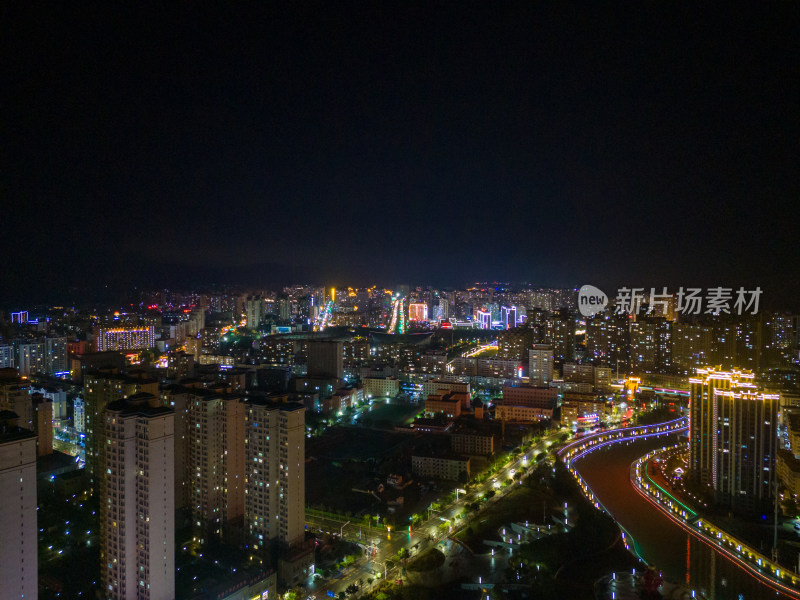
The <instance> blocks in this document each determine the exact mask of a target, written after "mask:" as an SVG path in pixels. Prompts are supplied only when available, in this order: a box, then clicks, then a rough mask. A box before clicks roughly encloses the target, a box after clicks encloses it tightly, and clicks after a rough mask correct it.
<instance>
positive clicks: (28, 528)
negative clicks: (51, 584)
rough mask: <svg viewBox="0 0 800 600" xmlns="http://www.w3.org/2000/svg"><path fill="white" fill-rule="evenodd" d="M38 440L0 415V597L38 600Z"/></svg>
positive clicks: (11, 419) (9, 413)
mask: <svg viewBox="0 0 800 600" xmlns="http://www.w3.org/2000/svg"><path fill="white" fill-rule="evenodd" d="M38 532H39V529H38V527H37V526H36V436H35V435H34V434H33V432H31V431H30V430H28V429H26V428H22V427H19V426H17V423H16V419H15V418H14V415H13V414H12V413H11V412H10V411H8V412H5V413H2V414H0V540H2V543H0V596H2V597H3V598H25V599H26V600H27V599H28V598H33V600H36V598H37V597H38V585H39V582H38V576H37V561H38V555H37V543H38V535H39V534H38Z"/></svg>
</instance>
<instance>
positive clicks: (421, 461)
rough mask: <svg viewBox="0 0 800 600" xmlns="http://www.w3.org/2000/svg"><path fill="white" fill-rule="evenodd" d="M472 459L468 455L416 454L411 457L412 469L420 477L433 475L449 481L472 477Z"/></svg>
mask: <svg viewBox="0 0 800 600" xmlns="http://www.w3.org/2000/svg"><path fill="white" fill-rule="evenodd" d="M470 463H471V459H470V458H469V457H468V456H459V455H456V454H450V455H442V454H439V455H429V454H424V455H416V454H415V455H414V456H412V457H411V470H412V472H413V473H414V475H417V476H418V477H432V478H434V479H447V480H449V481H467V480H469V477H470Z"/></svg>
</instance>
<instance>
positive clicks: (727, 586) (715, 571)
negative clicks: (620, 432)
mask: <svg viewBox="0 0 800 600" xmlns="http://www.w3.org/2000/svg"><path fill="white" fill-rule="evenodd" d="M675 441H677V437H676V436H671V437H670V438H669V441H667V438H660V439H648V440H640V441H635V442H628V443H620V444H612V445H610V446H607V447H605V448H603V449H600V450H597V451H595V452H592V453H591V454H588V455H587V456H585V457H583V458H582V459H580V460H579V461H578V462H576V463H574V464H575V466H576V467H577V470H578V472H579V473H580V475H581V477H582V478H583V479H584V480H585V481H586V483H587V484H588V485H589V487H590V488H591V490H592V491H593V492H594V494H595V496H596V497H597V499H598V500H599V501H600V502H601V503H602V504H603V506H605V507H606V509H607V510H608V511H609V512H610V513H611V515H612V516H613V517H614V518H615V519H616V520H617V521H618V522H619V523H620V524H621V525H622V526H623V527H624V528H625V529H626V530H627V531H628V533H630V535H632V536H633V537H634V539H635V540H636V543H637V548H638V550H639V552H640V554H641V557H642V558H644V560H645V561H646V562H647V563H648V564H651V565H655V566H657V568H658V569H659V570H660V571H661V572H662V573H663V574H664V577H665V578H666V579H667V580H669V581H673V582H676V583H684V584H686V585H687V586H688V587H690V588H691V589H693V590H696V591H698V592H701V593H703V594H705V595H706V597H707V598H709V600H740V599H741V600H761V599H767V598H787V596H785V595H784V594H778V592H776V591H774V590H772V589H771V588H769V587H767V586H766V585H764V584H762V583H760V582H759V581H757V580H756V579H754V578H753V577H751V576H750V575H749V574H747V572H745V571H743V570H742V569H740V568H739V567H737V566H736V565H735V564H734V563H732V562H731V561H730V560H729V559H728V558H726V557H725V556H723V555H722V554H720V553H718V552H717V551H716V550H713V549H712V548H710V547H709V546H708V545H706V544H705V543H704V542H702V541H700V540H699V539H697V538H696V537H694V536H692V535H690V534H689V533H687V532H686V531H685V530H684V529H682V528H681V527H680V526H679V525H677V524H675V523H674V522H672V521H671V520H670V519H668V518H667V517H665V516H664V515H663V514H662V513H661V511H659V510H658V509H657V508H655V507H654V506H652V505H651V504H650V503H649V502H647V500H645V499H644V498H642V497H641V496H640V495H639V494H638V493H637V492H636V491H635V490H634V489H633V486H632V485H631V483H630V479H629V470H630V466H631V463H632V462H633V461H635V460H636V459H637V458H639V457H640V456H642V455H644V454H646V453H647V452H649V451H650V450H652V449H654V448H658V447H661V446H663V445H671V444H673V443H675Z"/></svg>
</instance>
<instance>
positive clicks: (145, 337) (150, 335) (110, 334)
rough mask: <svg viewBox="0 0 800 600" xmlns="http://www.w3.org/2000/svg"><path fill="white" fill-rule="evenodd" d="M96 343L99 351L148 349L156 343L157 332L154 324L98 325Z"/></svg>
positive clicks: (95, 335)
mask: <svg viewBox="0 0 800 600" xmlns="http://www.w3.org/2000/svg"><path fill="white" fill-rule="evenodd" d="M94 344H95V349H96V350H97V352H105V351H107V350H117V351H120V352H127V351H128V350H146V349H148V348H153V347H154V346H155V345H156V332H155V327H154V326H153V325H134V326H130V327H96V328H95V330H94Z"/></svg>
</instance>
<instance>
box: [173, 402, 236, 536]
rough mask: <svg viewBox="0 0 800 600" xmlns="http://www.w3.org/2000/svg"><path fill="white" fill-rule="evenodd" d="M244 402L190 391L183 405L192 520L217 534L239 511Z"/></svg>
mask: <svg viewBox="0 0 800 600" xmlns="http://www.w3.org/2000/svg"><path fill="white" fill-rule="evenodd" d="M244 408H245V405H244V402H243V400H242V398H241V397H240V396H235V395H230V394H219V393H216V392H212V391H208V390H191V392H190V394H189V398H188V402H187V404H186V432H187V434H188V435H187V439H186V441H185V444H186V450H187V463H186V483H187V487H188V489H187V494H188V506H189V509H190V512H191V515H192V521H193V524H194V525H195V526H196V527H198V528H199V529H200V530H201V532H202V535H203V536H216V537H222V536H223V534H224V533H225V527H226V526H227V525H230V524H233V523H235V522H237V521H241V519H242V517H243V515H244V479H245V477H244V466H245V465H244V450H245V443H244V424H245V420H244V413H245V411H244Z"/></svg>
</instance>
